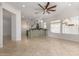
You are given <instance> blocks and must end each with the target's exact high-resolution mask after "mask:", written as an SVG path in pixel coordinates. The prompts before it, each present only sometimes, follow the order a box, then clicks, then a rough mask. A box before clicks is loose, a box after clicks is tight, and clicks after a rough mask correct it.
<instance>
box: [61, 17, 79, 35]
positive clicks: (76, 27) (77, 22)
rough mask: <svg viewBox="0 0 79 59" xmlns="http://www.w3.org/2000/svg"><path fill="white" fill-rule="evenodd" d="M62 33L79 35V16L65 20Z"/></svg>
mask: <svg viewBox="0 0 79 59" xmlns="http://www.w3.org/2000/svg"><path fill="white" fill-rule="evenodd" d="M62 32H63V33H65V34H79V16H76V17H71V18H69V19H65V20H63V24H62Z"/></svg>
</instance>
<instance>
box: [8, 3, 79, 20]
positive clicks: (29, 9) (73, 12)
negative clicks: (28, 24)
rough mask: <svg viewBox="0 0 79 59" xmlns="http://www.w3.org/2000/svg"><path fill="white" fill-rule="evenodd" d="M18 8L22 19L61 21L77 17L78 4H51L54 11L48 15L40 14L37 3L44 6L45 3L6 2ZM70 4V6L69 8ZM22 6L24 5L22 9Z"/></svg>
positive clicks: (78, 12) (78, 13)
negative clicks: (53, 6)
mask: <svg viewBox="0 0 79 59" xmlns="http://www.w3.org/2000/svg"><path fill="white" fill-rule="evenodd" d="M7 3H9V4H11V5H12V6H14V7H15V8H18V9H20V10H21V12H22V19H37V18H38V19H39V18H42V19H43V20H46V21H47V20H53V19H61V18H62V19H63V18H68V17H72V16H78V15H79V3H78V2H55V3H53V2H51V4H52V5H54V4H56V5H57V7H56V11H55V12H52V13H51V14H49V15H43V14H41V12H42V10H41V8H40V7H39V6H38V3H40V4H42V5H45V4H46V2H7ZM70 4H71V6H70ZM22 5H25V7H24V8H23V7H22Z"/></svg>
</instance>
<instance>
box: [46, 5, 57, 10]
mask: <svg viewBox="0 0 79 59" xmlns="http://www.w3.org/2000/svg"><path fill="white" fill-rule="evenodd" d="M55 7H56V5H54V6H52V7H49V8H47V10H49V9H52V8H55Z"/></svg>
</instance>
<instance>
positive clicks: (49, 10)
mask: <svg viewBox="0 0 79 59" xmlns="http://www.w3.org/2000/svg"><path fill="white" fill-rule="evenodd" d="M48 11H56V10H48Z"/></svg>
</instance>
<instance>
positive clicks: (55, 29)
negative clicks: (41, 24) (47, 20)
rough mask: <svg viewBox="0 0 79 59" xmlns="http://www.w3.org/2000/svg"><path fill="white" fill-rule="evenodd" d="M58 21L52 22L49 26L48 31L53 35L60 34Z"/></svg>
mask: <svg viewBox="0 0 79 59" xmlns="http://www.w3.org/2000/svg"><path fill="white" fill-rule="evenodd" d="M60 25H61V23H60V20H55V21H52V22H51V24H50V31H51V32H53V33H60Z"/></svg>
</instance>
